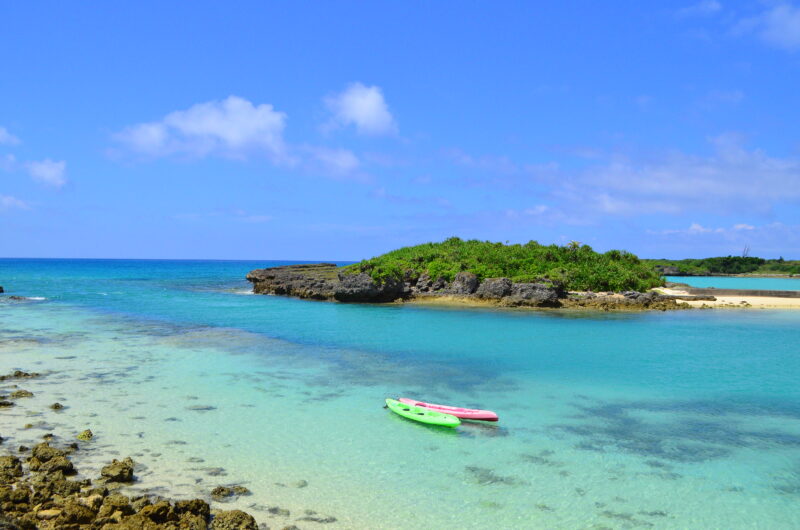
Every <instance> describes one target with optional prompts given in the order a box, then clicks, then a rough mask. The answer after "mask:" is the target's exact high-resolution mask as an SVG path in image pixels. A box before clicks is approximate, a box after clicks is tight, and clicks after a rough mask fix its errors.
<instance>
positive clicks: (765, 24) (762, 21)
mask: <svg viewBox="0 0 800 530" xmlns="http://www.w3.org/2000/svg"><path fill="white" fill-rule="evenodd" d="M734 31H735V32H736V33H740V34H754V35H757V36H758V37H759V38H760V39H761V40H762V41H764V42H765V43H766V44H769V45H771V46H774V47H776V48H781V49H784V50H787V51H797V50H800V7H795V6H794V5H792V4H791V3H789V2H779V3H777V4H774V5H772V7H770V8H769V9H767V10H766V11H764V12H763V13H761V14H759V15H757V16H755V17H751V18H746V19H743V20H741V21H740V22H739V23H738V24H737V26H736V27H735V28H734Z"/></svg>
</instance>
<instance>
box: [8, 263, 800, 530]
mask: <svg viewBox="0 0 800 530" xmlns="http://www.w3.org/2000/svg"><path fill="white" fill-rule="evenodd" d="M281 263H286V262H281ZM281 263H278V262H242V261H239V262H235V261H230V262H226V261H105V260H18V259H5V260H0V285H3V286H4V287H5V289H6V291H7V295H20V296H25V297H28V298H29V299H27V300H24V301H12V300H9V299H8V296H7V295H6V296H5V297H0V299H2V301H0V372H2V373H7V372H9V371H11V370H14V369H24V370H36V371H40V372H43V373H45V374H46V377H44V378H42V379H36V380H30V381H24V382H22V383H20V386H22V387H23V388H26V389H29V390H31V391H33V392H34V394H35V397H34V398H30V399H28V400H27V401H26V400H19V405H18V406H17V407H14V408H12V409H4V410H2V411H0V432H1V433H2V436H3V437H4V438H10V439H9V440H6V441H5V442H4V444H3V447H7V448H9V447H16V446H18V445H19V444H23V443H25V444H28V445H29V444H30V443H31V442H33V441H35V440H37V439H39V438H41V436H42V434H44V431H45V430H50V429H52V430H53V431H54V432H55V433H56V434H57V435H58V436H59V437H60V439H69V438H71V437H73V436H74V435H75V434H76V433H77V432H79V431H81V430H83V429H85V428H91V429H92V430H93V431H94V433H95V435H96V437H95V439H94V440H93V441H92V442H91V443H89V444H84V449H83V450H82V451H80V452H79V453H78V454H77V456H76V460H77V461H76V464H77V466H78V468H79V469H81V470H82V471H83V472H85V473H87V474H88V475H90V476H91V475H92V474H93V473H96V472H97V470H98V469H99V467H100V466H101V465H102V464H103V463H104V462H107V461H108V460H109V459H110V457H111V456H115V457H116V456H127V455H133V457H134V459H135V460H136V461H137V463H138V467H137V471H136V473H137V476H138V477H139V483H138V486H137V487H138V488H140V489H147V490H148V491H152V492H161V493H167V492H168V493H170V494H171V495H174V496H196V495H205V496H207V495H208V492H209V490H210V489H211V488H213V487H214V486H217V485H225V484H243V485H245V486H247V487H248V488H249V489H250V490H252V492H253V494H252V495H251V496H246V497H241V498H239V499H238V500H235V501H232V502H231V503H227V504H226V505H225V507H231V508H232V507H237V508H243V509H246V510H248V511H250V512H251V513H252V514H253V515H255V516H256V518H257V519H258V520H259V521H260V522H264V523H267V524H268V525H269V526H270V527H277V528H281V527H283V526H286V525H290V524H296V525H297V526H298V527H299V528H303V529H307V528H366V529H378V528H392V529H395V528H396V529H406V528H408V529H416V528H436V529H446V528H564V529H585V528H595V529H600V528H703V529H708V528H720V529H734V528H765V529H782V528H787V529H788V528H799V527H800V385H799V384H798V382H799V381H800V377H799V376H800V346H798V345H800V311H764V310H760V311H747V310H740V311H731V310H727V311H713V310H696V311H675V312H649V313H596V312H578V311H540V312H536V311H500V310H488V309H480V310H478V309H442V308H427V307H418V306H413V305H405V306H401V305H388V306H370V305H357V304H354V305H345V304H334V303H325V302H311V301H301V300H295V299H288V298H281V297H273V296H255V295H252V294H249V292H250V289H249V284H248V283H247V282H245V281H244V276H245V274H246V273H247V272H248V271H249V270H251V269H253V268H256V267H263V266H267V265H278V264H281ZM387 396H410V397H418V398H421V399H426V400H429V401H432V402H440V403H449V404H456V405H465V406H475V407H481V408H488V409H492V410H495V411H497V412H498V413H499V414H500V417H501V421H500V422H499V424H497V425H482V424H476V423H464V424H462V426H461V427H459V428H458V429H456V430H454V431H452V430H444V429H439V428H432V427H426V426H423V425H420V424H415V423H411V422H409V421H407V420H404V419H402V418H400V417H398V416H395V415H392V414H391V413H390V412H389V411H387V410H385V409H384V408H383V407H382V405H383V400H384V398H385V397H387ZM54 401H58V402H60V403H62V404H64V405H65V406H66V408H65V409H64V410H63V411H60V412H51V411H49V410H48V409H47V405H49V404H50V403H53V402H54ZM43 411H48V412H46V413H44V412H43ZM25 424H31V425H32V428H29V429H27V430H24V429H21V427H22V426H23V425H25ZM218 506H221V505H218ZM284 510H285V511H284ZM306 510H311V511H313V512H315V513H314V514H309V513H307V512H306ZM287 511H288V512H287ZM328 517H335V518H336V521H335V522H329V523H321V522H318V521H313V520H309V518H310V519H315V518H316V519H321V520H330V519H326V518H328Z"/></svg>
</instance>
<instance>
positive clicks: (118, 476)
mask: <svg viewBox="0 0 800 530" xmlns="http://www.w3.org/2000/svg"><path fill="white" fill-rule="evenodd" d="M133 466H134V462H133V460H132V459H131V457H127V458H126V459H125V460H122V461H119V460H116V459H114V460H113V461H112V462H111V463H110V464H109V465H107V466H105V467H104V468H103V469H101V470H100V475H101V477H102V478H103V480H105V481H106V482H133Z"/></svg>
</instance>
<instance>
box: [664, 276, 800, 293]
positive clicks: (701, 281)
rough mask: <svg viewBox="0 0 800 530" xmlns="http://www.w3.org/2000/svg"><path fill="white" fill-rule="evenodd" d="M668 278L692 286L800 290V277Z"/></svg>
mask: <svg viewBox="0 0 800 530" xmlns="http://www.w3.org/2000/svg"><path fill="white" fill-rule="evenodd" d="M666 278H667V281H669V282H678V283H686V284H688V285H691V286H692V287H716V288H717V289H761V290H766V291H800V278H754V277H750V276H667V277H666Z"/></svg>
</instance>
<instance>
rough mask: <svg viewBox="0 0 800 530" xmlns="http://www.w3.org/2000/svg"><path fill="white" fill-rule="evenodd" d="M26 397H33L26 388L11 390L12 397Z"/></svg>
mask: <svg viewBox="0 0 800 530" xmlns="http://www.w3.org/2000/svg"><path fill="white" fill-rule="evenodd" d="M26 397H33V392H30V391H28V390H22V389H20V390H15V391H13V392H11V398H12V399H19V398H26Z"/></svg>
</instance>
